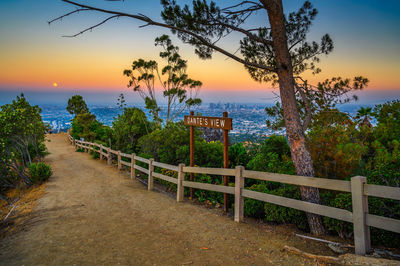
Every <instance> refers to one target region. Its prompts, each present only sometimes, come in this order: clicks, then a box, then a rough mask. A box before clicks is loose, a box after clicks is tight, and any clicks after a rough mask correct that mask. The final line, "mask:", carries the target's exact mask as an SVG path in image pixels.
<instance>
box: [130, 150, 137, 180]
mask: <svg viewBox="0 0 400 266" xmlns="http://www.w3.org/2000/svg"><path fill="white" fill-rule="evenodd" d="M135 156H136V154H134V153H132V159H131V179H133V178H136V169H135V164H136V160H135Z"/></svg>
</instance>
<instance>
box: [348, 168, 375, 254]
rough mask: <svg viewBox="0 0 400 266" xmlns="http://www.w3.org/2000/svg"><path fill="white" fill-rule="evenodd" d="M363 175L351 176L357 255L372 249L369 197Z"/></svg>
mask: <svg viewBox="0 0 400 266" xmlns="http://www.w3.org/2000/svg"><path fill="white" fill-rule="evenodd" d="M366 182H367V179H366V178H365V177H363V176H354V177H352V178H351V200H352V206H353V225H354V246H355V252H356V254H357V255H365V254H366V253H367V252H368V251H369V250H370V249H371V241H370V231H369V226H367V224H366V216H367V215H366V214H367V213H368V197H367V196H366V195H364V184H365V183H366Z"/></svg>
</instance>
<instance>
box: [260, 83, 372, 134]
mask: <svg viewBox="0 0 400 266" xmlns="http://www.w3.org/2000/svg"><path fill="white" fill-rule="evenodd" d="M368 82H369V80H368V79H367V78H364V77H361V76H359V77H354V78H353V79H352V80H351V79H348V78H347V79H343V78H341V77H333V78H331V79H326V80H325V81H322V82H319V83H318V84H317V85H316V86H313V85H310V84H308V82H307V81H306V80H303V79H301V78H299V80H298V81H297V83H296V95H295V96H296V102H297V108H298V110H299V115H300V117H301V119H302V121H303V129H304V131H305V130H306V129H307V128H308V127H309V126H312V125H313V123H315V122H318V120H319V119H320V118H319V117H320V116H325V117H329V114H330V113H331V112H333V113H334V112H337V110H336V106H337V105H338V104H344V103H349V102H350V101H356V100H357V99H358V97H357V96H356V95H355V94H353V95H351V92H355V91H358V90H362V89H363V88H364V87H366V86H367V85H368ZM265 111H266V113H267V115H268V116H269V118H268V120H267V121H266V123H267V126H268V127H271V128H272V129H280V128H284V127H285V122H284V116H283V107H282V106H281V104H280V103H279V102H277V103H276V104H275V105H274V106H271V107H266V108H265ZM333 116H335V114H334V115H333Z"/></svg>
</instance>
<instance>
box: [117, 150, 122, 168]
mask: <svg viewBox="0 0 400 266" xmlns="http://www.w3.org/2000/svg"><path fill="white" fill-rule="evenodd" d="M121 166H122V165H121V151H118V170H121Z"/></svg>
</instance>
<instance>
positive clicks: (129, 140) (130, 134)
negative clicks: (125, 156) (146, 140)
mask: <svg viewBox="0 0 400 266" xmlns="http://www.w3.org/2000/svg"><path fill="white" fill-rule="evenodd" d="M112 124H113V139H114V140H115V142H116V149H119V150H122V151H123V152H130V153H131V152H138V149H137V142H138V140H139V138H140V137H142V136H144V135H146V134H149V133H150V130H151V125H150V122H149V121H148V120H147V117H146V114H145V113H144V112H143V111H142V110H140V109H139V108H125V109H124V112H123V113H122V114H121V115H118V117H117V118H116V119H115V120H114V121H113V123H112Z"/></svg>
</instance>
